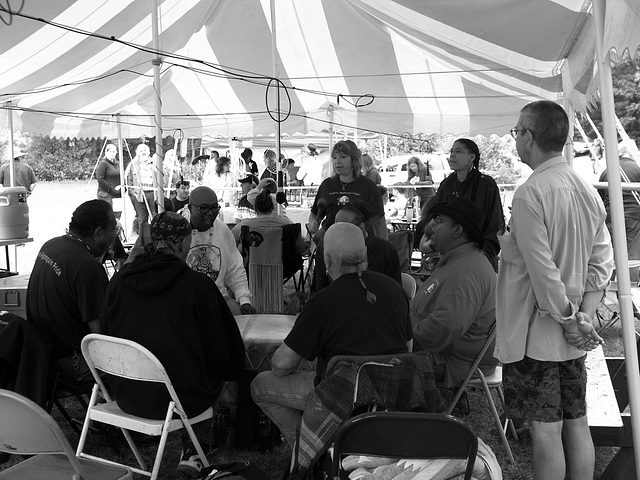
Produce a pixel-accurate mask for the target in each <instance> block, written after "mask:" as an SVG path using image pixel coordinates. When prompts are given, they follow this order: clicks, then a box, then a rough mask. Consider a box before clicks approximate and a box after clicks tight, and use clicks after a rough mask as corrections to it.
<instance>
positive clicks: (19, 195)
mask: <svg viewBox="0 0 640 480" xmlns="http://www.w3.org/2000/svg"><path fill="white" fill-rule="evenodd" d="M28 237H29V206H28V205H27V189H26V188H24V187H6V188H1V187H0V240H8V239H12V238H28Z"/></svg>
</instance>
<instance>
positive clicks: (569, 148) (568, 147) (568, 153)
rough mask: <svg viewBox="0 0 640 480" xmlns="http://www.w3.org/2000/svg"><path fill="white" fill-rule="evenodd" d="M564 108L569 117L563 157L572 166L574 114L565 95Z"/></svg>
mask: <svg viewBox="0 0 640 480" xmlns="http://www.w3.org/2000/svg"><path fill="white" fill-rule="evenodd" d="M564 109H565V111H566V112H567V116H568V117H569V135H568V137H567V142H566V143H565V144H564V158H565V159H566V160H567V162H568V163H569V165H571V166H572V167H573V135H574V132H575V121H576V114H575V112H574V109H573V105H571V103H570V102H569V100H568V99H567V98H566V97H565V101H564Z"/></svg>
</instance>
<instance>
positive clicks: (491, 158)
mask: <svg viewBox="0 0 640 480" xmlns="http://www.w3.org/2000/svg"><path fill="white" fill-rule="evenodd" d="M455 140H456V138H455V137H446V139H445V140H444V143H443V151H445V152H448V151H449V150H450V149H451V145H453V142H454V141H455ZM472 140H473V141H474V142H476V144H477V145H478V148H479V149H480V171H481V172H483V173H486V174H487V175H491V176H492V177H493V179H494V180H495V181H496V183H499V184H514V183H516V181H517V180H518V178H520V169H519V168H516V166H515V162H517V161H518V153H517V152H516V143H515V141H514V140H513V138H511V136H509V135H505V136H503V137H499V136H497V135H491V136H490V137H484V136H482V135H479V136H477V137H473V138H472Z"/></svg>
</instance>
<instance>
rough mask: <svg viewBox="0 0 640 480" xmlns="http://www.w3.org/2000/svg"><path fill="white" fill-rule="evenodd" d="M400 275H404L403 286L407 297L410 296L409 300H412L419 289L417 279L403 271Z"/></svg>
mask: <svg viewBox="0 0 640 480" xmlns="http://www.w3.org/2000/svg"><path fill="white" fill-rule="evenodd" d="M400 275H401V276H402V288H403V289H404V292H405V293H406V294H407V297H409V300H411V299H412V298H413V297H414V296H415V294H416V290H417V289H418V285H417V284H416V279H415V278H413V277H412V276H411V275H409V274H408V273H406V272H402V273H401V274H400Z"/></svg>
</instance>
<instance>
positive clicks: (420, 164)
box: [407, 157, 427, 180]
mask: <svg viewBox="0 0 640 480" xmlns="http://www.w3.org/2000/svg"><path fill="white" fill-rule="evenodd" d="M412 163H415V164H416V165H418V171H417V172H414V171H413V170H411V169H410V168H409V167H410V166H411V164H412ZM422 172H425V173H424V174H425V175H426V172H427V166H426V165H425V164H424V163H423V162H422V160H420V158H418V157H411V158H409V160H407V174H408V177H407V179H408V180H411V179H412V178H413V177H415V176H416V175H417V176H418V177H420V178H422V177H421V176H422Z"/></svg>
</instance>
